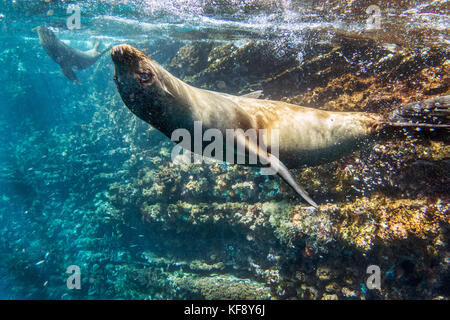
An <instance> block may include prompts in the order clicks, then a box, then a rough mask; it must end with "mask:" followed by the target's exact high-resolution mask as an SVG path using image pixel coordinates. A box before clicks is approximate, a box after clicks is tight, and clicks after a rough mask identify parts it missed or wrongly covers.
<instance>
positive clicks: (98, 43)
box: [93, 40, 101, 51]
mask: <svg viewBox="0 0 450 320" xmlns="http://www.w3.org/2000/svg"><path fill="white" fill-rule="evenodd" d="M100 43H101V42H100V40H97V41H96V42H95V44H94V47H93V49H94V50H95V51H98V47H100Z"/></svg>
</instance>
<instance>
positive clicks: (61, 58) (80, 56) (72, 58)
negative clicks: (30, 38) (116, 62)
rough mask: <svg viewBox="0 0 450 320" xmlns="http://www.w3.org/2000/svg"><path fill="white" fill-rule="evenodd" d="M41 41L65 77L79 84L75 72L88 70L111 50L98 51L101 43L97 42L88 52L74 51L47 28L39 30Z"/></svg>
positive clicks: (39, 28)
mask: <svg viewBox="0 0 450 320" xmlns="http://www.w3.org/2000/svg"><path fill="white" fill-rule="evenodd" d="M37 33H38V35H39V41H40V42H41V45H42V48H44V50H45V51H46V52H47V54H48V55H49V56H50V57H51V58H52V59H53V60H54V61H55V62H56V63H57V64H59V65H60V66H61V69H62V72H63V73H64V75H65V76H66V77H67V78H69V79H70V80H72V81H73V82H76V83H79V81H78V79H77V76H76V75H75V72H74V69H75V70H81V69H86V68H88V67H90V66H91V65H93V64H94V63H95V62H96V61H97V60H98V59H99V58H100V57H101V56H102V55H103V54H104V53H105V52H106V51H108V50H109V49H106V50H103V51H98V47H99V46H100V41H97V42H96V43H95V45H94V47H93V48H92V49H91V50H88V51H80V50H77V49H74V48H72V47H70V46H68V45H67V44H65V43H64V42H62V41H61V40H59V39H58V38H57V37H56V36H55V34H54V33H53V32H52V31H51V30H50V29H49V28H47V27H45V26H41V27H38V28H37Z"/></svg>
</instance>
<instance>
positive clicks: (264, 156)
mask: <svg viewBox="0 0 450 320" xmlns="http://www.w3.org/2000/svg"><path fill="white" fill-rule="evenodd" d="M236 142H237V143H241V144H244V145H245V146H246V148H245V149H246V150H248V152H249V153H254V154H256V155H258V157H259V159H260V160H262V161H264V162H265V163H267V164H269V165H270V168H271V169H272V170H274V171H275V172H276V173H277V174H278V175H279V176H280V177H281V178H282V179H283V180H284V181H285V182H286V183H287V184H288V185H290V186H291V188H292V189H294V190H295V192H297V193H298V194H299V195H300V196H301V197H302V198H303V199H304V200H305V201H306V202H308V203H309V204H310V205H312V206H313V207H314V208H317V207H318V205H317V203H315V202H314V200H313V199H311V197H310V196H309V194H308V192H306V190H305V189H303V188H302V187H301V186H300V185H299V184H298V183H297V182H296V181H295V179H294V177H293V176H292V174H291V173H290V172H289V170H288V168H286V166H285V165H284V164H283V163H282V162H281V161H280V159H278V158H277V157H276V156H274V155H273V154H271V153H269V152H267V151H264V150H262V149H261V148H260V147H259V146H258V145H257V144H256V143H254V142H252V141H251V140H250V139H248V138H246V137H245V135H244V134H237V135H236Z"/></svg>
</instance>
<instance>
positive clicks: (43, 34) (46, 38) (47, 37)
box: [36, 26, 56, 44]
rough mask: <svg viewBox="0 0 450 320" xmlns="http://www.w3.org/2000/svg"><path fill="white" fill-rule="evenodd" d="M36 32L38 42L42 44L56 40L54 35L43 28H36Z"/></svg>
mask: <svg viewBox="0 0 450 320" xmlns="http://www.w3.org/2000/svg"><path fill="white" fill-rule="evenodd" d="M36 31H37V33H38V35H39V40H40V42H41V43H42V44H44V43H51V42H52V41H54V40H55V38H56V36H55V34H54V33H53V32H52V31H51V30H50V29H49V28H47V27H45V26H40V27H37V28H36Z"/></svg>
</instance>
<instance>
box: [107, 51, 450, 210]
mask: <svg viewBox="0 0 450 320" xmlns="http://www.w3.org/2000/svg"><path fill="white" fill-rule="evenodd" d="M111 57H112V60H113V62H114V64H115V75H114V80H115V81H116V85H117V88H118V91H119V93H120V95H121V97H122V100H123V101H124V103H125V105H126V106H127V107H128V108H129V109H130V110H131V111H132V112H133V113H134V114H136V115H137V116H138V117H139V118H141V119H142V120H144V121H146V122H148V123H149V124H151V125H152V126H154V127H155V128H156V129H158V130H159V131H161V132H162V133H163V134H165V135H166V136H167V137H169V138H171V135H172V132H173V131H174V130H176V129H179V128H184V129H187V130H189V132H191V133H192V132H193V130H194V122H195V121H201V123H202V125H203V129H204V130H207V129H210V128H215V129H218V130H220V131H221V132H222V133H223V136H225V131H226V130H227V129H242V130H244V131H245V130H247V129H255V130H261V129H265V132H266V134H265V135H264V137H263V139H262V141H257V142H256V143H255V142H254V141H250V140H249V139H248V138H247V137H245V136H244V135H237V137H236V143H237V145H238V144H242V145H245V148H246V150H247V151H248V152H249V153H254V154H257V155H258V156H259V157H260V159H262V160H264V161H263V162H265V163H266V164H267V163H269V164H270V166H271V167H272V168H273V169H274V170H275V171H276V173H277V174H279V175H280V176H281V177H282V178H283V179H284V180H285V181H286V182H287V183H288V184H289V185H290V186H291V187H292V188H293V189H294V190H295V191H296V192H297V193H298V194H300V195H301V196H302V197H303V198H304V199H305V200H306V201H307V202H308V203H309V204H311V205H312V206H314V207H316V206H317V205H316V203H315V202H314V201H313V200H312V199H311V198H310V197H309V196H308V194H307V193H306V191H304V190H303V188H301V187H300V186H299V185H298V184H297V182H296V181H295V179H294V178H293V177H292V175H291V174H290V173H289V171H288V169H287V168H298V167H300V166H301V165H304V164H317V163H321V162H325V161H332V160H334V159H338V158H340V157H342V156H343V155H345V154H346V153H349V152H351V151H352V150H354V149H356V148H357V147H358V144H359V142H360V141H361V140H363V139H365V138H367V137H370V136H371V135H373V134H375V133H377V132H379V131H380V130H381V129H382V128H385V127H386V126H389V125H390V124H391V123H390V122H389V121H386V120H385V119H383V117H382V116H380V115H377V114H369V113H363V112H329V111H322V110H317V109H314V108H306V107H301V106H297V105H293V104H289V103H285V102H280V101H270V100H259V99H253V98H248V97H239V96H232V95H229V94H224V93H218V92H213V91H208V90H203V89H199V88H195V87H192V86H190V85H188V84H186V83H185V82H183V81H181V80H180V79H178V78H176V77H175V76H173V75H171V74H170V73H169V72H168V71H166V70H165V69H164V68H163V67H161V66H160V65H159V64H158V63H156V62H155V61H153V60H152V59H151V58H149V57H148V56H147V55H145V54H144V53H143V52H141V51H140V50H138V49H136V48H134V47H132V46H130V45H126V44H124V45H119V46H115V47H113V48H112V49H111ZM447 103H448V99H447ZM275 129H276V130H278V134H279V140H278V148H279V157H275V156H274V155H273V154H271V152H270V150H271V148H272V147H273V146H272V145H271V139H270V138H269V136H270V135H271V132H272V130H275ZM224 145H226V142H225V143H224ZM262 145H264V147H265V148H261V147H262ZM232 147H233V148H236V146H235V145H233V146H232ZM266 150H267V151H266ZM191 151H194V152H195V150H191Z"/></svg>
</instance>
